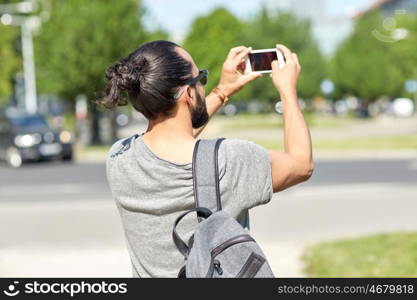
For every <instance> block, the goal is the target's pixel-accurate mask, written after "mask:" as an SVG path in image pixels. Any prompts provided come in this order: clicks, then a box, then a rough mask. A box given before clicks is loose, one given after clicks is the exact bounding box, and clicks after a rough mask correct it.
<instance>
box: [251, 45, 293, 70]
mask: <svg viewBox="0 0 417 300" xmlns="http://www.w3.org/2000/svg"><path fill="white" fill-rule="evenodd" d="M273 60H278V65H279V67H280V68H282V67H283V66H284V65H285V58H284V55H283V54H282V52H281V51H279V50H278V49H276V48H271V49H260V50H252V51H251V52H249V54H248V57H247V59H246V65H245V73H252V72H257V73H271V72H272V67H271V63H272V61H273Z"/></svg>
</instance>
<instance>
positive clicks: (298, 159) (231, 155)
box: [103, 41, 313, 277]
mask: <svg viewBox="0 0 417 300" xmlns="http://www.w3.org/2000/svg"><path fill="white" fill-rule="evenodd" d="M277 48H278V49H279V50H281V51H282V52H283V54H284V56H285V59H286V65H285V67H283V68H279V67H278V62H277V61H274V62H273V63H272V68H273V71H272V74H271V78H272V82H273V85H274V86H275V88H276V89H277V91H278V92H279V94H280V97H281V100H282V103H283V108H284V138H285V151H284V152H281V151H278V150H266V149H264V148H262V147H261V146H258V145H256V144H255V143H252V142H249V141H244V140H238V139H226V140H225V141H223V143H221V145H220V147H219V155H218V159H219V174H220V194H221V199H222V207H223V209H224V210H225V211H227V212H228V213H230V214H231V215H232V216H233V217H235V218H236V219H237V220H238V221H239V222H240V223H241V224H242V225H243V226H246V227H247V225H248V210H249V209H250V208H252V207H255V206H258V205H261V204H265V203H267V202H269V201H270V199H271V197H272V194H273V193H276V192H279V191H282V190H284V189H286V188H288V187H290V186H292V185H295V184H297V183H300V182H302V181H305V180H307V179H308V178H309V177H310V176H311V174H312V172H313V160H312V148H311V138H310V134H309V130H308V128H307V125H306V122H305V120H304V118H303V115H302V113H301V110H300V107H299V105H298V101H297V92H296V85H297V80H298V75H299V73H300V70H301V68H300V65H299V62H298V58H297V55H296V54H294V53H292V52H291V51H290V50H289V49H288V48H286V47H285V46H283V45H277ZM250 50H251V49H250V48H247V47H243V46H240V47H236V48H233V49H231V50H230V52H229V55H228V57H227V59H226V61H225V62H224V65H223V68H222V71H221V78H220V82H219V83H218V85H217V86H216V88H215V89H214V90H213V91H212V92H211V93H210V94H209V95H207V97H206V96H205V90H204V84H205V83H206V82H207V71H205V70H201V71H200V70H199V69H198V67H197V66H196V64H195V63H194V61H193V59H192V57H191V56H190V54H188V53H187V51H185V50H184V49H182V48H181V47H179V46H178V45H176V44H174V43H171V42H168V41H154V42H150V43H147V44H144V45H142V46H141V47H139V48H138V49H137V50H135V51H134V52H133V53H131V54H130V55H129V56H127V57H126V58H123V59H121V60H119V61H118V62H116V63H115V64H114V65H112V66H111V67H109V68H108V70H107V71H106V78H107V80H108V85H107V88H106V95H105V98H104V100H103V104H104V105H105V106H107V107H114V106H117V105H124V104H126V103H127V101H130V103H131V104H132V106H133V107H134V108H135V109H136V110H138V111H139V112H141V113H143V114H144V115H145V117H147V118H148V120H149V125H148V129H147V130H146V132H144V133H141V134H140V135H137V136H134V137H131V138H128V139H122V140H120V141H118V142H116V143H115V144H114V145H113V146H112V147H111V149H110V151H109V156H108V160H107V177H108V182H109V185H110V188H111V190H112V194H113V197H114V198H115V201H116V204H117V207H118V209H119V212H120V215H121V219H122V223H123V226H124V229H125V234H126V239H127V246H128V250H129V254H130V257H131V262H132V269H133V276H134V277H175V276H177V274H178V271H179V270H180V268H181V266H182V264H183V257H182V256H181V254H180V253H179V252H178V251H177V249H176V247H175V245H174V243H173V241H172V237H171V231H172V227H173V224H174V221H175V219H176V217H177V216H178V215H179V214H181V213H182V212H184V211H186V210H189V209H191V208H193V207H194V198H193V181H192V163H191V161H192V156H193V150H194V145H195V143H196V138H197V136H198V135H199V134H200V132H201V131H202V130H203V129H204V126H205V125H206V124H207V122H208V121H209V119H210V117H211V116H212V115H213V114H214V113H216V112H217V110H218V109H219V108H220V107H221V106H222V105H224V104H225V103H226V102H227V101H228V99H229V97H231V96H232V95H233V94H235V93H236V92H238V91H239V90H240V89H242V88H243V87H244V86H245V85H246V84H248V83H249V82H251V81H252V80H255V79H256V78H258V77H260V76H261V75H260V74H244V73H243V72H242V70H243V66H244V61H245V58H246V57H247V55H248V53H249V52H250ZM276 138H278V137H276ZM196 219H197V218H196V217H195V216H190V218H188V219H184V220H183V221H182V224H181V225H182V226H180V228H178V229H179V233H180V235H181V236H184V237H187V238H188V237H190V236H191V234H192V233H193V231H194V228H195V226H196V223H197V221H196Z"/></svg>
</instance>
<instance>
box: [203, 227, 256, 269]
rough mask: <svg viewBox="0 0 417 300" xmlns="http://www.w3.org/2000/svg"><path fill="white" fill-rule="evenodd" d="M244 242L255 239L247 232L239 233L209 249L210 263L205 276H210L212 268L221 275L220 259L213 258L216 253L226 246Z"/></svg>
mask: <svg viewBox="0 0 417 300" xmlns="http://www.w3.org/2000/svg"><path fill="white" fill-rule="evenodd" d="M244 242H255V240H254V239H253V238H252V237H251V236H250V235H249V234H241V235H237V236H235V237H233V238H231V239H228V240H227V241H225V242H223V243H221V244H220V245H219V246H217V247H216V248H214V249H213V250H211V264H210V269H209V271H208V273H207V277H212V276H213V272H214V270H216V272H217V274H219V275H222V274H223V269H222V268H221V265H220V261H219V260H217V259H214V258H215V257H216V256H217V255H219V254H220V253H222V252H223V251H224V250H226V249H227V248H229V247H231V246H233V245H236V244H240V243H244Z"/></svg>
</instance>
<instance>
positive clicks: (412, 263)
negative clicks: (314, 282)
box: [302, 232, 417, 277]
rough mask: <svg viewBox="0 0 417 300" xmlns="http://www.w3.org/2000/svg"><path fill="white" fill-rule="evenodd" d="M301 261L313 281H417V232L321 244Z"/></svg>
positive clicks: (307, 252) (305, 254) (308, 250)
mask: <svg viewBox="0 0 417 300" xmlns="http://www.w3.org/2000/svg"><path fill="white" fill-rule="evenodd" d="M302 259H303V261H304V263H305V269H304V272H305V273H306V275H307V276H311V277H417V232H395V233H388V234H378V235H372V236H366V237H361V238H357V239H347V240H340V241H335V242H326V243H320V244H317V245H313V246H310V247H308V248H307V249H306V250H305V252H304V255H303V258H302Z"/></svg>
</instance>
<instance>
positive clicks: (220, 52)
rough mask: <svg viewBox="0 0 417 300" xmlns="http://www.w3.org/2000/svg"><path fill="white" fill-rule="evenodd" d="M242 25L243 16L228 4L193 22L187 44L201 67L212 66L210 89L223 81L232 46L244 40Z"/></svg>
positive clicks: (185, 46) (186, 40)
mask: <svg viewBox="0 0 417 300" xmlns="http://www.w3.org/2000/svg"><path fill="white" fill-rule="evenodd" d="M242 29H243V28H242V24H241V22H240V21H239V19H237V18H236V17H235V16H234V15H233V14H231V13H230V12H229V11H227V10H226V9H224V8H217V9H215V10H213V11H212V12H211V13H210V14H208V15H207V16H203V17H199V18H197V19H195V20H194V22H193V24H192V25H191V29H190V32H189V33H188V34H187V36H186V38H185V40H184V43H183V47H184V49H186V50H187V51H188V52H189V53H190V54H191V56H192V57H193V59H194V61H195V63H196V64H197V66H198V67H200V68H202V69H208V70H209V72H210V74H209V78H210V79H209V83H208V85H207V91H209V90H211V89H212V88H213V87H214V85H215V84H217V83H218V82H219V79H220V71H221V68H222V65H223V63H224V61H225V59H226V56H227V54H228V52H229V50H230V49H231V48H233V47H236V46H239V45H241V44H242V39H243V31H242Z"/></svg>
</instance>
